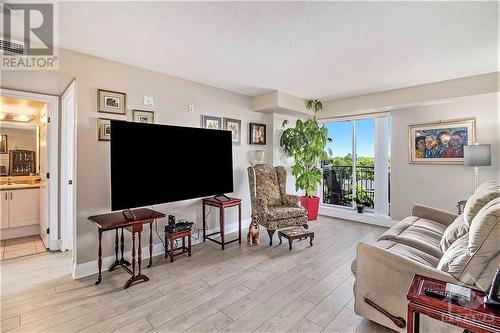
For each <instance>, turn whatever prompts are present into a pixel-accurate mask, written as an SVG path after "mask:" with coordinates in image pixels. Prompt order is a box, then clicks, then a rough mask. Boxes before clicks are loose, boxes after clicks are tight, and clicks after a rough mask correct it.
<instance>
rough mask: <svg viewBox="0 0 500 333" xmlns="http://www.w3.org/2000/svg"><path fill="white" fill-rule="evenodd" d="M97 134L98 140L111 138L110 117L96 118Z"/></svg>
mask: <svg viewBox="0 0 500 333" xmlns="http://www.w3.org/2000/svg"><path fill="white" fill-rule="evenodd" d="M97 135H98V139H99V141H110V140H111V119H106V118H97Z"/></svg>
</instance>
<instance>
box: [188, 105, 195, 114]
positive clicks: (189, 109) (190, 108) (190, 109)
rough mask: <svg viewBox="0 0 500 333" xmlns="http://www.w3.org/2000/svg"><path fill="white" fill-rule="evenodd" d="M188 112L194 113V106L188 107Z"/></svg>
mask: <svg viewBox="0 0 500 333" xmlns="http://www.w3.org/2000/svg"><path fill="white" fill-rule="evenodd" d="M188 111H189V113H193V112H194V105H191V104H190V105H188Z"/></svg>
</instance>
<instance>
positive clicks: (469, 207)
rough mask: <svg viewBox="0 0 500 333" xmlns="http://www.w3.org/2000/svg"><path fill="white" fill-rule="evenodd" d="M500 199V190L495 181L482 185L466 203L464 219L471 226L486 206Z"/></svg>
mask: <svg viewBox="0 0 500 333" xmlns="http://www.w3.org/2000/svg"><path fill="white" fill-rule="evenodd" d="M498 197H500V190H499V189H498V184H497V183H496V182H495V181H493V180H490V181H487V182H485V183H483V184H481V186H479V187H478V188H477V189H476V191H474V194H472V196H471V197H470V198H469V199H468V200H467V202H466V203H465V207H464V217H465V223H466V224H467V226H470V225H471V223H472V220H473V219H474V217H475V216H476V214H477V213H478V212H479V211H480V210H481V208H483V207H484V205H486V204H487V203H488V202H490V201H491V200H493V199H495V198H498Z"/></svg>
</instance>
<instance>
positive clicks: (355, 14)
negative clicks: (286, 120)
mask: <svg viewBox="0 0 500 333" xmlns="http://www.w3.org/2000/svg"><path fill="white" fill-rule="evenodd" d="M498 6H499V5H498V3H497V2H379V3H376V2H61V3H60V5H59V13H60V15H59V17H60V19H59V43H60V46H61V47H63V48H67V49H72V50H76V51H79V52H83V53H87V54H91V55H94V56H98V57H102V58H106V59H111V60H115V61H118V62H122V63H126V64H131V65H135V66H139V67H142V68H146V69H151V70H154V71H158V72H162V73H166V74H170V75H173V76H177V77H181V78H185V79H189V80H193V81H197V82H202V83H205V84H208V85H211V86H216V87H220V88H224V89H227V90H231V91H235V92H238V93H242V94H246V95H251V96H252V95H257V94H261V93H265V92H268V91H270V90H280V91H283V92H287V93H290V94H294V95H297V96H300V97H304V98H322V99H325V100H328V99H334V98H340V97H346V96H352V95H360V94H366V93H370V92H375V91H382V90H388V89H394V88H401V87H407V86H413V85H418V84H423V83H429V82H435V81H442V80H447V79H452V78H458V77H464V76H471V75H477V74H483V73H489V72H494V71H498V70H499V64H498V57H499V40H498V38H499V26H498V18H499V7H498Z"/></svg>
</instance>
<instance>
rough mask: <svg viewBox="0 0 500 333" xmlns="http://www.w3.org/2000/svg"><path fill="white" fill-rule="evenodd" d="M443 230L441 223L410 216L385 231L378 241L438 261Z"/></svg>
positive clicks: (443, 226)
mask: <svg viewBox="0 0 500 333" xmlns="http://www.w3.org/2000/svg"><path fill="white" fill-rule="evenodd" d="M445 230H446V226H445V225H443V224H441V223H438V222H434V221H431V220H427V219H423V218H420V217H417V216H410V217H407V218H405V219H403V220H402V221H400V222H398V223H397V224H396V225H394V226H393V227H392V228H390V229H389V230H387V231H386V232H385V233H384V234H382V235H381V236H380V237H379V238H378V240H379V241H381V240H389V241H394V242H397V243H401V244H404V245H407V246H411V247H414V248H416V249H418V250H420V251H423V252H425V253H427V254H429V255H431V256H433V257H435V258H438V260H439V258H441V256H442V254H443V253H442V251H441V248H440V246H439V243H440V241H441V238H442V236H443V233H444V231H445ZM436 264H437V263H436ZM434 267H435V266H434Z"/></svg>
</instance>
